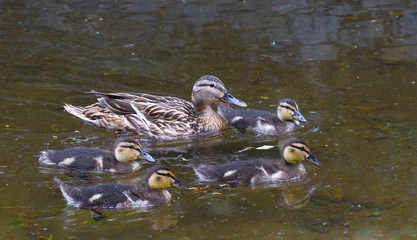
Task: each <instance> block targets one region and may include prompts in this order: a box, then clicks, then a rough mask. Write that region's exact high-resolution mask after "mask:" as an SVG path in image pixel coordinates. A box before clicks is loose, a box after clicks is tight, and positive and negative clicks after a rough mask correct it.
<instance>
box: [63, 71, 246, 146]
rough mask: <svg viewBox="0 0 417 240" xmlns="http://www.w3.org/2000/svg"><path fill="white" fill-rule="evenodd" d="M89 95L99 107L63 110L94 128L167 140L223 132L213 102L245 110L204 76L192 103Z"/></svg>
mask: <svg viewBox="0 0 417 240" xmlns="http://www.w3.org/2000/svg"><path fill="white" fill-rule="evenodd" d="M90 93H92V94H95V95H96V96H97V97H99V99H98V101H99V102H98V103H94V104H92V105H89V106H86V107H77V106H72V105H69V104H66V105H65V106H64V107H65V110H66V111H67V112H69V113H71V114H73V115H75V116H77V117H79V118H81V119H83V120H84V121H86V122H89V123H91V124H93V125H94V126H96V127H101V128H106V129H111V130H121V131H126V132H136V133H138V134H140V135H145V136H149V137H159V138H166V139H170V138H176V137H181V136H188V135H193V134H199V133H204V132H209V131H218V130H222V129H224V128H226V127H227V124H226V121H225V120H224V119H223V117H221V116H220V115H219V114H218V113H217V112H215V111H213V109H212V108H211V106H210V105H211V104H212V103H214V102H217V101H219V100H224V101H227V100H225V99H226V98H227V99H228V100H230V99H232V103H234V104H237V105H240V106H246V104H244V103H243V102H241V101H240V100H237V99H235V98H234V97H233V96H231V95H230V94H229V93H228V92H227V90H226V88H225V87H224V84H223V82H222V81H221V80H220V79H218V78H216V77H214V76H203V77H201V78H200V79H198V80H197V81H196V82H195V84H194V87H193V92H192V102H193V103H191V102H189V101H186V100H183V99H180V98H176V97H169V96H155V95H151V94H145V93H138V94H129V93H101V92H96V91H91V92H90Z"/></svg>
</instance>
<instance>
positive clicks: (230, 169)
mask: <svg viewBox="0 0 417 240" xmlns="http://www.w3.org/2000/svg"><path fill="white" fill-rule="evenodd" d="M281 155H282V158H283V159H284V161H273V160H265V159H261V160H245V161H241V160H239V161H234V162H229V163H225V164H218V165H205V164H202V165H195V166H193V168H194V171H195V173H196V174H197V176H198V177H199V178H200V180H201V181H209V182H210V181H218V182H225V183H245V184H250V183H251V184H255V183H259V182H266V181H272V182H279V181H293V180H301V179H302V178H303V177H304V176H305V174H306V169H305V167H304V165H303V164H302V161H304V160H305V161H307V162H309V163H311V164H313V165H315V166H321V164H320V162H319V161H318V160H317V159H316V158H315V157H314V156H313V155H312V154H311V153H310V149H309V148H308V146H307V144H306V143H305V142H303V141H301V140H299V139H297V138H292V139H289V140H287V141H286V142H285V143H284V145H283V147H282V150H281Z"/></svg>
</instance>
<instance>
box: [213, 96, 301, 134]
mask: <svg viewBox="0 0 417 240" xmlns="http://www.w3.org/2000/svg"><path fill="white" fill-rule="evenodd" d="M217 111H218V113H219V114H220V115H221V116H222V117H224V118H225V119H226V121H227V124H229V126H232V127H234V128H236V129H238V130H239V131H240V132H242V133H244V132H245V131H251V132H257V133H261V134H267V135H277V136H282V135H285V134H287V133H289V132H292V131H294V130H295V129H296V128H297V127H298V126H299V125H300V123H299V122H306V119H305V118H304V117H303V115H301V113H300V111H299V110H298V105H297V103H296V102H295V101H294V100H293V99H289V98H284V99H282V100H281V101H280V102H279V103H278V107H277V113H276V114H273V113H270V112H266V111H260V110H251V109H248V110H246V111H245V110H241V109H234V108H231V107H230V106H229V105H228V104H222V103H220V102H219V103H218V104H217Z"/></svg>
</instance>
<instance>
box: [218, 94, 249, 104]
mask: <svg viewBox="0 0 417 240" xmlns="http://www.w3.org/2000/svg"><path fill="white" fill-rule="evenodd" d="M220 101H222V102H225V103H230V104H234V105H236V106H239V107H247V106H248V105H247V104H246V103H245V102H243V101H241V100H239V99H237V98H235V97H233V95H232V94H230V93H229V92H226V93H225V94H224V96H223V97H222V98H220Z"/></svg>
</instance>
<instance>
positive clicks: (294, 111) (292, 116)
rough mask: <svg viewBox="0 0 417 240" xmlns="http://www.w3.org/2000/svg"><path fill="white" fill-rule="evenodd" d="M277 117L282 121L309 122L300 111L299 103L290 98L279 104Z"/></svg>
mask: <svg viewBox="0 0 417 240" xmlns="http://www.w3.org/2000/svg"><path fill="white" fill-rule="evenodd" d="M277 115H278V118H279V120H281V121H283V122H284V121H295V122H296V123H298V122H307V120H306V119H305V118H304V117H303V115H301V113H300V110H298V105H297V103H296V102H295V101H294V100H293V99H290V98H284V99H282V100H281V101H280V102H279V103H278V109H277Z"/></svg>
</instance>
